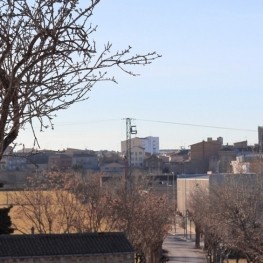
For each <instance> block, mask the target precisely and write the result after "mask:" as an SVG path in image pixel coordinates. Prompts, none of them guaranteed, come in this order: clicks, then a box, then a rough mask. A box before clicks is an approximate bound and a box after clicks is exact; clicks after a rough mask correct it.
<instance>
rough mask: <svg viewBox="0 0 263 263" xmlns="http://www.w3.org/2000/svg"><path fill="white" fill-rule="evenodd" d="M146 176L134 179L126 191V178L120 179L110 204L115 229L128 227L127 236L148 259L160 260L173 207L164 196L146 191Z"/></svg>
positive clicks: (120, 229) (126, 228) (124, 229)
mask: <svg viewBox="0 0 263 263" xmlns="http://www.w3.org/2000/svg"><path fill="white" fill-rule="evenodd" d="M145 185H147V183H146V184H145V183H143V179H142V178H141V177H139V180H138V181H137V182H135V180H134V181H133V187H132V192H131V193H129V194H127V191H126V188H125V182H122V183H121V182H120V184H119V187H118V188H117V189H116V192H115V195H113V197H112V202H111V204H110V207H111V210H112V217H113V218H114V221H115V229H116V230H118V231H125V233H126V234H127V237H128V239H129V240H130V241H131V243H132V244H133V246H134V247H135V249H136V250H137V251H138V252H141V253H142V255H144V257H145V260H146V262H149V263H155V262H159V261H160V257H161V248H162V243H163V240H164V238H165V236H166V235H167V233H168V230H169V228H170V225H169V223H170V222H169V221H170V220H169V219H170V216H171V214H172V211H173V209H172V208H171V207H170V206H169V204H168V200H167V198H165V197H160V196H157V195H155V194H154V193H152V192H149V191H147V189H145V188H144V186H145Z"/></svg>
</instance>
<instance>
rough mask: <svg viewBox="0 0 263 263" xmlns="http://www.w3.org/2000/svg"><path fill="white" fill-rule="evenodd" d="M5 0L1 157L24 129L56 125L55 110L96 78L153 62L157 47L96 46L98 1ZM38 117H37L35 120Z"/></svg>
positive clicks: (1, 12)
mask: <svg viewBox="0 0 263 263" xmlns="http://www.w3.org/2000/svg"><path fill="white" fill-rule="evenodd" d="M83 2H84V4H86V6H85V8H83V9H82V8H80V4H79V1H77V0H63V1H61V0H45V1H42V0H34V1H31V0H19V1H18V0H2V1H1V3H0V29H1V30H0V43H1V44H0V90H1V91H0V159H1V158H2V155H3V153H4V151H5V150H6V148H7V147H8V146H9V145H10V144H12V143H13V142H14V140H15V139H16V138H17V136H18V134H19V131H20V129H22V128H24V127H25V125H26V124H29V125H30V126H31V129H32V132H33V135H34V138H35V143H36V144H38V141H37V138H36V135H35V128H36V126H35V124H36V121H38V122H39V123H40V130H41V131H42V130H43V129H45V128H48V127H52V128H53V122H52V119H53V117H54V116H55V114H56V112H57V111H59V110H62V109H67V108H68V107H69V106H70V105H72V104H74V103H76V102H79V101H83V100H85V99H87V92H89V91H90V90H91V88H92V87H93V86H94V84H96V83H97V82H101V81H105V80H107V81H114V82H116V80H115V78H114V77H112V76H108V75H107V69H108V68H110V67H117V68H119V69H121V70H122V71H124V72H126V73H128V74H130V75H135V74H134V73H133V72H132V71H131V70H130V68H129V66H134V65H146V64H150V63H151V62H152V61H153V60H154V59H156V58H157V57H159V55H158V54H156V53H155V52H152V53H148V54H143V55H130V52H131V47H130V46H128V47H127V48H126V49H123V50H121V51H118V52H117V53H111V48H112V45H111V44H110V43H107V44H106V45H104V48H103V49H102V50H99V49H98V48H97V46H96V41H95V40H93V39H92V33H93V32H94V31H95V30H96V26H92V24H91V22H90V18H91V16H92V14H93V12H94V10H95V8H96V6H97V5H98V4H99V2H100V0H90V1H88V3H86V1H83ZM35 120H36V121H35Z"/></svg>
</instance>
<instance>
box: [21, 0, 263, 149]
mask: <svg viewBox="0 0 263 263" xmlns="http://www.w3.org/2000/svg"><path fill="white" fill-rule="evenodd" d="M80 2H81V3H82V4H83V5H84V4H85V3H86V0H85V1H84V0H80ZM91 22H92V23H94V24H97V25H98V30H97V32H96V33H95V34H94V35H93V37H94V40H95V41H97V46H98V48H101V47H102V46H103V44H104V43H106V42H107V41H110V42H111V43H112V44H113V50H117V49H121V48H125V47H127V46H128V45H131V46H132V47H133V50H134V53H146V52H147V51H157V52H158V53H159V54H161V55H162V58H160V59H158V60H156V61H155V62H154V63H153V64H151V65H149V66H147V67H138V68H134V71H135V72H137V73H140V74H141V75H140V76H139V77H131V76H128V75H125V74H124V73H123V72H120V71H114V72H113V73H114V75H115V77H116V79H117V81H118V84H117V85H116V84H113V83H105V82H104V83H100V84H98V85H95V87H94V89H93V90H92V91H91V92H90V94H89V96H90V98H89V100H87V101H86V102H83V103H79V104H77V105H73V106H72V107H71V108H70V109H68V110H65V111H62V112H58V117H57V118H56V119H55V120H54V124H55V129H54V130H47V131H45V132H44V133H38V138H39V143H40V146H41V148H42V149H44V148H49V149H54V150H56V149H63V148H67V147H72V148H73V147H74V148H81V149H84V148H88V149H93V150H100V149H108V150H120V141H121V140H124V139H125V135H126V134H125V121H124V120H122V119H123V118H126V117H131V118H135V119H136V120H135V121H134V124H136V125H137V130H138V136H141V137H143V136H159V138H160V148H179V147H181V146H183V147H188V146H189V145H191V144H193V143H196V142H199V141H202V140H206V138H207V137H213V138H214V139H216V138H217V137H219V136H221V137H223V138H224V143H229V144H232V143H233V142H237V141H241V140H248V143H249V144H254V143H256V142H257V132H256V131H257V126H259V125H263V117H262V116H263V114H262V113H263V109H262V97H263V89H262V86H263V85H262V84H263V31H262V25H263V1H261V0H251V1H245V0H238V1H237V0H236V1H235V0H232V1H229V0H220V1H218V0H217V1H208V0H199V1H196V0H167V1H160V0H158V1H157V0H125V1H124V0H107V1H106V0H102V1H101V3H100V4H99V5H98V6H97V8H96V9H95V11H94V15H93V17H92V20H91ZM142 120H155V121H164V122H173V123H187V124H193V125H205V126H219V127H226V128H235V129H241V130H232V129H229V130H227V129H215V128H205V127H196V126H186V125H179V124H165V123H161V122H149V121H142ZM243 129H248V130H253V131H245V130H243ZM32 141H33V139H32V134H31V133H30V132H29V130H25V131H24V132H22V133H21V135H20V137H19V138H18V140H17V142H21V143H24V144H25V146H26V147H31V146H32Z"/></svg>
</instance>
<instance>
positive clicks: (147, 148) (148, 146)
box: [121, 136, 160, 154]
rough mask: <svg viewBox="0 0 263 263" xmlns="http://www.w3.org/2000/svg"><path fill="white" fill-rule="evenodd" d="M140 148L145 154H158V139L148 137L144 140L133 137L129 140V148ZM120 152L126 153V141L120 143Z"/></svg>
mask: <svg viewBox="0 0 263 263" xmlns="http://www.w3.org/2000/svg"><path fill="white" fill-rule="evenodd" d="M133 147H141V148H143V149H144V152H145V153H150V154H159V152H160V149H159V137H153V136H148V137H144V138H139V137H135V138H132V139H131V148H133ZM121 152H122V153H125V152H126V140H125V141H122V142H121Z"/></svg>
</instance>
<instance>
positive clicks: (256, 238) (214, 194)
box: [191, 174, 263, 263]
mask: <svg viewBox="0 0 263 263" xmlns="http://www.w3.org/2000/svg"><path fill="white" fill-rule="evenodd" d="M262 183H263V180H262V176H260V175H259V176H257V175H251V176H250V175H244V174H241V175H232V177H231V176H230V177H226V178H225V179H224V182H223V183H220V184H211V185H210V188H209V192H208V191H203V190H200V189H197V190H196V191H195V192H194V193H193V194H192V198H191V212H192V214H193V218H194V220H195V223H196V224H197V226H199V227H200V229H201V231H202V232H203V233H204V235H205V241H206V242H205V243H206V248H207V249H208V250H209V251H210V252H211V253H210V254H211V255H212V256H213V258H214V259H213V260H214V261H215V260H216V258H217V257H220V256H221V257H222V256H226V255H227V254H229V253H235V254H237V255H239V256H242V257H246V258H247V260H248V262H253V263H258V262H262V260H263V254H262V251H263V246H262V244H263V235H262V233H263V225H262V222H263V195H262V190H263V184H262Z"/></svg>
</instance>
